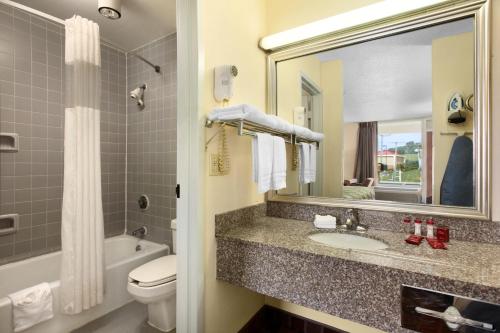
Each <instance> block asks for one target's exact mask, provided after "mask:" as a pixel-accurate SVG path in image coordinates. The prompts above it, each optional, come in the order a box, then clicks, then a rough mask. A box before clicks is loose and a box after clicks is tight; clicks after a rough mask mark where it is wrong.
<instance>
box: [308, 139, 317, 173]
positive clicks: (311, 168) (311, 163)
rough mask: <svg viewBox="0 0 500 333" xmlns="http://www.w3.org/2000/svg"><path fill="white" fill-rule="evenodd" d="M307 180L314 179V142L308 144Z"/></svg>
mask: <svg viewBox="0 0 500 333" xmlns="http://www.w3.org/2000/svg"><path fill="white" fill-rule="evenodd" d="M309 180H310V181H311V182H315V181H316V144H315V143H310V144H309Z"/></svg>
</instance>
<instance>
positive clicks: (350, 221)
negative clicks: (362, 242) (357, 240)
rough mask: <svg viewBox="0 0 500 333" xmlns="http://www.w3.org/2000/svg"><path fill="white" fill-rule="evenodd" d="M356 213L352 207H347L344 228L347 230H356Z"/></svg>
mask: <svg viewBox="0 0 500 333" xmlns="http://www.w3.org/2000/svg"><path fill="white" fill-rule="evenodd" d="M357 215H358V214H357V213H356V211H355V210H354V209H352V208H349V209H348V210H347V211H346V212H345V228H346V229H347V230H356V229H357V227H358V224H359V222H358V216H357Z"/></svg>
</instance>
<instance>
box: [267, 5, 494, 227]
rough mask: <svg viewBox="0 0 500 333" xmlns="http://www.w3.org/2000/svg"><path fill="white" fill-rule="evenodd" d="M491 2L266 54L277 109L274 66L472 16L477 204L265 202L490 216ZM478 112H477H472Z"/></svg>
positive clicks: (270, 100) (405, 17) (429, 12)
mask: <svg viewBox="0 0 500 333" xmlns="http://www.w3.org/2000/svg"><path fill="white" fill-rule="evenodd" d="M490 1H491V0H451V1H447V2H444V3H440V4H438V5H434V6H431V7H426V8H422V9H418V10H415V11H411V12H407V13H404V14H400V15H397V16H393V17H389V18H385V19H382V20H378V21H375V22H371V23H367V24H363V25H359V26H354V27H352V28H348V29H345V30H342V31H338V32H334V33H331V34H328V35H324V36H320V37H317V38H313V39H310V40H306V41H303V42H299V43H296V44H292V45H288V46H284V47H282V48H279V49H275V50H272V51H271V52H269V53H268V55H267V109H268V113H271V114H276V113H277V89H276V83H277V81H276V79H277V78H276V70H277V66H276V64H277V63H278V62H280V61H284V60H289V59H293V58H297V57H301V56H306V55H310V54H313V53H318V52H322V51H326V50H331V49H335V48H340V47H345V46H349V45H352V44H358V43H361V42H366V41H370V40H374V39H379V38H383V37H388V36H391V35H396V34H400V33H404V32H408V31H412V30H417V29H421V28H425V27H427V26H432V25H436V24H440V23H446V22H449V21H455V20H459V19H463V18H468V17H473V18H474V37H475V45H474V59H475V62H474V66H475V78H474V97H475V98H474V110H475V111H474V117H475V119H474V120H475V121H474V133H475V135H474V147H475V149H474V158H475V160H476V165H475V177H476V188H475V192H476V193H475V198H476V207H474V208H466V207H452V206H437V205H423V204H418V205H417V204H410V203H398V202H394V201H381V200H380V201H375V200H374V201H369V200H350V199H342V198H326V197H314V196H309V197H298V196H292V195H279V194H278V193H277V191H270V192H268V194H267V200H269V201H285V202H295V203H306V204H319V205H325V206H334V207H350V208H359V209H368V210H381V211H391V212H404V213H414V214H431V215H442V216H450V217H457V218H470V219H481V220H490V219H491V205H490V200H491V182H490V180H491V130H490V127H491V123H490V119H491V109H490ZM476 110H477V111H476Z"/></svg>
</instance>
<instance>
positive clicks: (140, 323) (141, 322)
mask: <svg viewBox="0 0 500 333" xmlns="http://www.w3.org/2000/svg"><path fill="white" fill-rule="evenodd" d="M147 317H148V308H147V306H146V305H144V304H140V303H137V302H132V303H129V304H127V305H125V306H124V307H121V308H119V309H117V310H115V311H113V312H111V313H108V314H107V315H106V316H104V317H101V318H99V319H97V320H95V321H93V322H91V323H88V324H87V325H85V326H82V327H80V328H79V329H77V330H74V331H73V332H72V333H161V331H159V330H157V329H155V328H153V327H151V326H149V325H148V324H147V323H146V319H147ZM169 333H175V330H173V331H171V332H169Z"/></svg>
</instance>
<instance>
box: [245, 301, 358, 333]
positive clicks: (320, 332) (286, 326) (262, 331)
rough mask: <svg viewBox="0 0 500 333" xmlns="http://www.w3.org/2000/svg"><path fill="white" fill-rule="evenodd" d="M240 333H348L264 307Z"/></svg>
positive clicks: (270, 307) (267, 306)
mask: <svg viewBox="0 0 500 333" xmlns="http://www.w3.org/2000/svg"><path fill="white" fill-rule="evenodd" d="M238 333H348V332H345V331H342V330H339V329H337V328H334V327H331V326H327V325H324V324H321V323H318V322H316V321H313V320H310V319H307V318H304V317H301V316H297V315H295V314H293V313H290V312H286V311H283V310H280V309H277V308H274V307H272V306H269V305H264V306H263V307H262V308H260V310H259V311H258V312H257V313H256V314H255V315H254V316H253V317H252V319H250V321H249V322H248V323H246V325H245V326H244V327H243V328H242V329H241V330H240V331H239V332H238Z"/></svg>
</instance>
